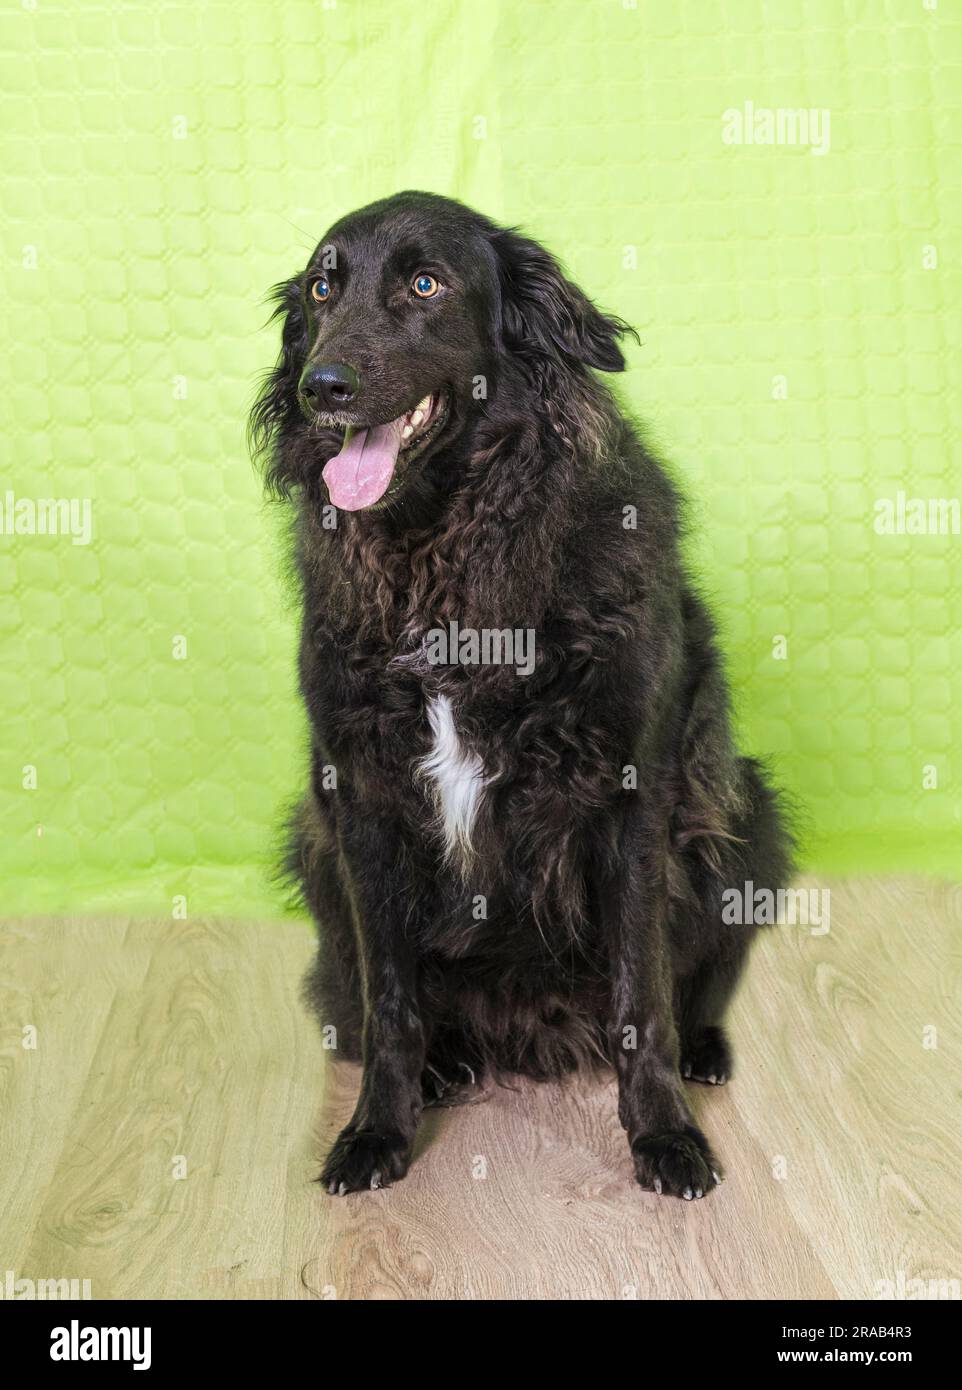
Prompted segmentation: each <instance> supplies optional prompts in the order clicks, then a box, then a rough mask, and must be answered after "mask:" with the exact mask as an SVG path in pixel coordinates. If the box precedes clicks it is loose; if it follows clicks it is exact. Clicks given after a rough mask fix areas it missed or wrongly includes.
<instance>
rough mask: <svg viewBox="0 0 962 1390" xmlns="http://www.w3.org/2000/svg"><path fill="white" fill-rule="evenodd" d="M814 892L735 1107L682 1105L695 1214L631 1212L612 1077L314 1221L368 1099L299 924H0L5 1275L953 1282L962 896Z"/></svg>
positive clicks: (703, 1289)
mask: <svg viewBox="0 0 962 1390" xmlns="http://www.w3.org/2000/svg"><path fill="white" fill-rule="evenodd" d="M812 886H814V885H812ZM819 886H822V887H824V886H825V885H819ZM828 886H829V887H830V888H831V894H832V896H831V913H832V916H831V930H830V932H829V933H828V934H825V935H818V934H813V933H812V932H811V931H810V930H809V929H808V928H805V927H779V928H775V929H773V930H772V931H771V932H769V933H768V934H767V935H766V938H765V940H764V941H763V943H762V944H761V946H760V947H759V949H758V951H757V952H756V955H755V958H754V960H753V963H752V967H751V970H750V974H749V977H748V979H747V981H746V983H745V986H744V988H743V990H742V992H741V994H740V996H739V998H738V1000H737V1002H736V1007H735V1010H734V1013H733V1018H732V1025H733V1034H734V1037H735V1042H736V1049H737V1058H738V1074H737V1076H736V1078H735V1081H734V1082H733V1083H732V1084H730V1085H729V1086H727V1087H725V1088H724V1089H720V1090H718V1091H714V1090H708V1089H706V1088H701V1087H693V1088H692V1093H691V1094H692V1099H693V1103H694V1106H695V1110H696V1114H697V1116H698V1118H699V1121H700V1123H701V1124H703V1126H704V1127H705V1129H706V1130H707V1132H708V1133H709V1135H710V1136H711V1138H712V1140H713V1142H714V1144H715V1147H716V1149H717V1151H718V1152H719V1153H720V1154H721V1156H722V1158H723V1160H724V1163H725V1167H726V1172H727V1178H726V1182H725V1183H724V1185H723V1186H722V1187H721V1188H719V1189H718V1191H717V1192H716V1193H714V1194H713V1196H712V1197H711V1198H710V1199H709V1200H706V1201H703V1202H700V1203H694V1204H688V1203H681V1202H675V1201H670V1200H664V1199H659V1198H657V1197H655V1196H652V1195H649V1194H647V1193H643V1192H641V1191H640V1189H638V1188H637V1187H636V1186H635V1185H634V1184H633V1182H632V1177H631V1168H630V1163H629V1160H628V1153H627V1146H626V1144H625V1139H624V1135H623V1134H622V1131H621V1130H620V1128H619V1125H618V1121H617V1117H616V1114H615V1096H614V1083H613V1081H611V1080H609V1079H605V1078H604V1077H601V1078H589V1077H584V1078H577V1079H575V1080H573V1081H571V1082H569V1083H567V1084H564V1085H559V1086H553V1085H552V1086H537V1085H533V1084H529V1083H519V1086H518V1089H517V1090H511V1091H509V1090H498V1091H496V1092H494V1094H493V1095H492V1096H491V1097H490V1098H489V1099H488V1100H487V1101H486V1102H485V1103H483V1104H479V1105H474V1106H467V1107H462V1108H460V1109H455V1110H447V1111H435V1112H431V1113H430V1114H429V1115H428V1117H427V1118H426V1119H425V1122H424V1124H423V1126H422V1131H421V1134H420V1136H419V1144H418V1156H417V1160H416V1162H415V1164H414V1166H413V1168H412V1170H411V1173H410V1175H409V1177H408V1178H407V1179H406V1180H405V1182H403V1183H402V1184H400V1185H398V1186H397V1187H394V1188H391V1189H388V1190H385V1191H381V1192H376V1193H370V1194H363V1195H357V1196H351V1197H346V1198H342V1199H339V1200H337V1201H334V1200H331V1199H329V1198H328V1197H327V1196H325V1195H324V1194H323V1193H322V1191H321V1190H320V1188H319V1187H318V1186H317V1185H316V1184H315V1183H314V1182H313V1181H312V1179H313V1177H314V1176H315V1175H316V1173H317V1170H318V1167H319V1158H320V1156H321V1154H322V1152H323V1150H324V1147H325V1145H326V1144H327V1143H328V1142H330V1140H331V1139H332V1138H333V1136H334V1134H335V1133H336V1132H337V1129H338V1128H339V1126H340V1125H341V1124H342V1123H343V1122H344V1121H345V1120H346V1119H347V1118H348V1116H349V1114H350V1112H351V1108H352V1104H353V1098H354V1094H355V1091H356V1086H357V1070H356V1068H352V1067H348V1066H338V1067H334V1066H333V1065H332V1064H331V1061H330V1054H328V1053H325V1052H324V1051H323V1049H322V1047H321V1044H320V1039H319V1037H318V1035H317V1034H316V1032H315V1030H314V1027H313V1025H312V1023H311V1021H310V1020H309V1018H308V1017H307V1016H306V1015H305V1013H304V1011H303V1009H302V1007H301V1005H300V1003H299V1002H298V986H299V981H300V977H301V975H302V973H303V971H304V969H305V967H306V965H307V962H308V960H309V958H310V954H311V949H312V941H311V934H310V930H309V929H308V928H307V927H306V926H305V925H304V924H303V923H300V922H290V921H288V922H268V923H228V922H195V923H157V922H143V921H126V922H121V921H90V920H58V921H43V920H33V921H13V922H8V923H5V924H0V1019H2V1024H0V1252H2V1253H3V1262H4V1263H5V1267H9V1268H11V1269H13V1270H15V1271H16V1273H17V1276H18V1277H24V1276H26V1277H29V1278H34V1279H36V1278H48V1277H49V1278H52V1277H57V1278H70V1277H75V1278H81V1279H90V1281H91V1286H92V1293H93V1296H94V1297H95V1298H141V1297H151V1296H152V1297H161V1298H178V1297H196V1298H211V1299H223V1298H228V1299H229V1298H256V1299H277V1298H315V1299H317V1298H320V1299H324V1298H333V1297H336V1298H341V1299H344V1298H349V1299H357V1298H402V1299H406V1298H415V1299H496V1298H509V1299H545V1298H563V1299H624V1298H641V1299H650V1298H656V1299H658V1298H747V1299H753V1298H819V1299H832V1298H836V1297H853V1298H873V1297H876V1296H877V1295H878V1294H879V1293H880V1292H885V1288H886V1286H885V1285H884V1284H883V1283H882V1282H881V1281H886V1280H888V1281H890V1282H891V1283H892V1284H893V1285H894V1286H895V1287H896V1288H898V1287H899V1283H898V1281H899V1279H901V1281H902V1284H901V1287H904V1286H905V1283H906V1282H907V1281H909V1280H912V1279H918V1278H921V1279H924V1280H926V1281H928V1280H935V1281H942V1280H956V1281H959V1280H962V1223H960V1203H959V1189H958V1183H957V1178H956V1175H957V1173H958V1171H959V1157H960V1155H959V1143H958V1132H959V1126H958V1119H959V1091H960V1087H959V1077H960V1061H962V1056H960V1053H962V1046H960V1023H962V1009H960V994H959V974H960V970H959V964H960V962H959V942H960V936H962V930H960V928H962V888H959V887H954V886H952V885H947V884H940V883H932V882H925V881H921V880H893V881H882V880H874V881H871V880H866V881H849V882H836V883H831V884H830V885H828ZM25 1025H33V1026H34V1027H36V1028H37V1030H38V1043H37V1047H36V1049H33V1050H31V1049H26V1048H24V1047H23V1046H22V1040H23V1028H24V1026H25ZM933 1030H934V1032H933ZM178 1156H179V1160H180V1161H182V1162H183V1163H185V1164H186V1176H185V1177H182V1178H181V1177H178V1176H176V1168H175V1165H176V1163H177V1162H178V1161H179V1160H178ZM949 1288H950V1289H951V1285H950V1286H949ZM955 1288H956V1289H957V1288H958V1285H957V1284H956V1286H955Z"/></svg>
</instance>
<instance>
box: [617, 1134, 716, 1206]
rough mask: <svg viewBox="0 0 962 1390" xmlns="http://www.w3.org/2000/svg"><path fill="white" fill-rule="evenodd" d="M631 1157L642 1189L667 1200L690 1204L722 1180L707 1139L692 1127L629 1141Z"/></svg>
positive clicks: (640, 1136) (643, 1136)
mask: <svg viewBox="0 0 962 1390" xmlns="http://www.w3.org/2000/svg"><path fill="white" fill-rule="evenodd" d="M631 1156H632V1158H633V1159H634V1160H635V1176H636V1177H637V1179H638V1181H639V1182H640V1183H641V1185H642V1187H645V1188H648V1189H649V1190H650V1191H652V1192H659V1193H663V1194H664V1195H665V1196H666V1197H684V1199H685V1201H686V1202H690V1201H692V1199H693V1198H698V1197H704V1195H705V1193H706V1192H710V1191H711V1189H712V1188H713V1187H715V1186H716V1185H717V1184H718V1183H720V1182H721V1180H722V1177H721V1168H720V1166H719V1163H718V1160H717V1158H715V1156H714V1154H713V1153H712V1151H711V1149H710V1148H709V1147H708V1140H707V1139H706V1138H705V1136H704V1135H703V1134H702V1132H701V1130H699V1129H696V1128H695V1127H694V1125H686V1126H685V1128H684V1129H680V1130H673V1131H671V1132H670V1133H668V1134H641V1135H639V1136H638V1138H637V1139H633V1140H632V1141H631Z"/></svg>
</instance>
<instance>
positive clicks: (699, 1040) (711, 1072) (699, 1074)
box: [681, 1027, 732, 1086]
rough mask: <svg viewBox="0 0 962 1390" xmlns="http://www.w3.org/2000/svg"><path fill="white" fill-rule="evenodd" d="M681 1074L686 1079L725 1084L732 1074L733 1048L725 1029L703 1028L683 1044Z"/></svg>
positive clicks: (711, 1084) (709, 1084)
mask: <svg viewBox="0 0 962 1390" xmlns="http://www.w3.org/2000/svg"><path fill="white" fill-rule="evenodd" d="M681 1074H682V1076H683V1077H684V1078H685V1080H686V1081H702V1082H704V1084H705V1085H706V1086H724V1084H725V1082H726V1081H727V1080H728V1078H729V1077H730V1076H731V1074H732V1049H731V1044H730V1043H729V1041H728V1039H727V1038H726V1037H725V1033H724V1030H723V1029H721V1028H718V1027H711V1028H702V1029H701V1030H700V1031H699V1032H698V1033H697V1034H696V1035H695V1037H693V1038H691V1039H689V1040H687V1041H686V1042H685V1043H684V1044H683V1045H682V1049H681Z"/></svg>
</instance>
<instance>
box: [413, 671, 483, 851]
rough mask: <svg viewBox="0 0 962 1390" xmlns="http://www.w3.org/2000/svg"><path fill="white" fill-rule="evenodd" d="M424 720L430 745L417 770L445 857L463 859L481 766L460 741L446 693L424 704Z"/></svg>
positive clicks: (480, 788) (478, 798)
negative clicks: (428, 791) (426, 784)
mask: <svg viewBox="0 0 962 1390" xmlns="http://www.w3.org/2000/svg"><path fill="white" fill-rule="evenodd" d="M428 723H429V724H430V725H431V732H432V734H433V735H434V744H433V746H432V748H431V751H430V753H429V754H428V755H427V757H426V758H422V759H421V762H420V763H419V764H418V771H419V773H420V774H421V775H422V776H424V777H427V778H429V779H430V781H431V784H432V790H433V793H434V797H435V800H436V802H437V806H438V818H439V821H440V828H441V830H442V832H443V834H444V844H445V854H446V857H447V858H448V859H451V858H454V857H456V856H457V857H459V858H460V859H461V860H462V861H466V860H467V859H469V858H470V855H471V850H472V846H471V831H472V828H473V826H474V821H475V817H476V816H477V814H478V807H479V805H480V804H481V795H482V793H483V791H484V783H485V777H484V766H483V764H482V762H481V759H480V758H479V757H478V755H477V753H472V752H470V751H469V750H468V749H466V748H465V747H464V745H463V744H462V743H461V740H460V739H459V737H458V731H457V728H456V726H455V723H454V712H453V710H452V708H451V701H450V700H449V699H448V697H447V695H438V696H437V698H436V699H432V700H431V701H430V702H429V703H428Z"/></svg>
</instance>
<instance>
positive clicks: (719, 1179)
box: [711, 1168, 725, 1183]
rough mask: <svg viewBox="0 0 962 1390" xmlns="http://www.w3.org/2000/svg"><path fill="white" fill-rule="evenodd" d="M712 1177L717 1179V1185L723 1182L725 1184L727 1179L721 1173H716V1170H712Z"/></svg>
mask: <svg viewBox="0 0 962 1390" xmlns="http://www.w3.org/2000/svg"><path fill="white" fill-rule="evenodd" d="M711 1175H712V1177H713V1178H714V1179H715V1182H716V1183H721V1182H724V1181H725V1179H724V1178H723V1177H722V1175H721V1173H716V1172H715V1170H714V1168H713V1169H712V1170H711Z"/></svg>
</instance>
